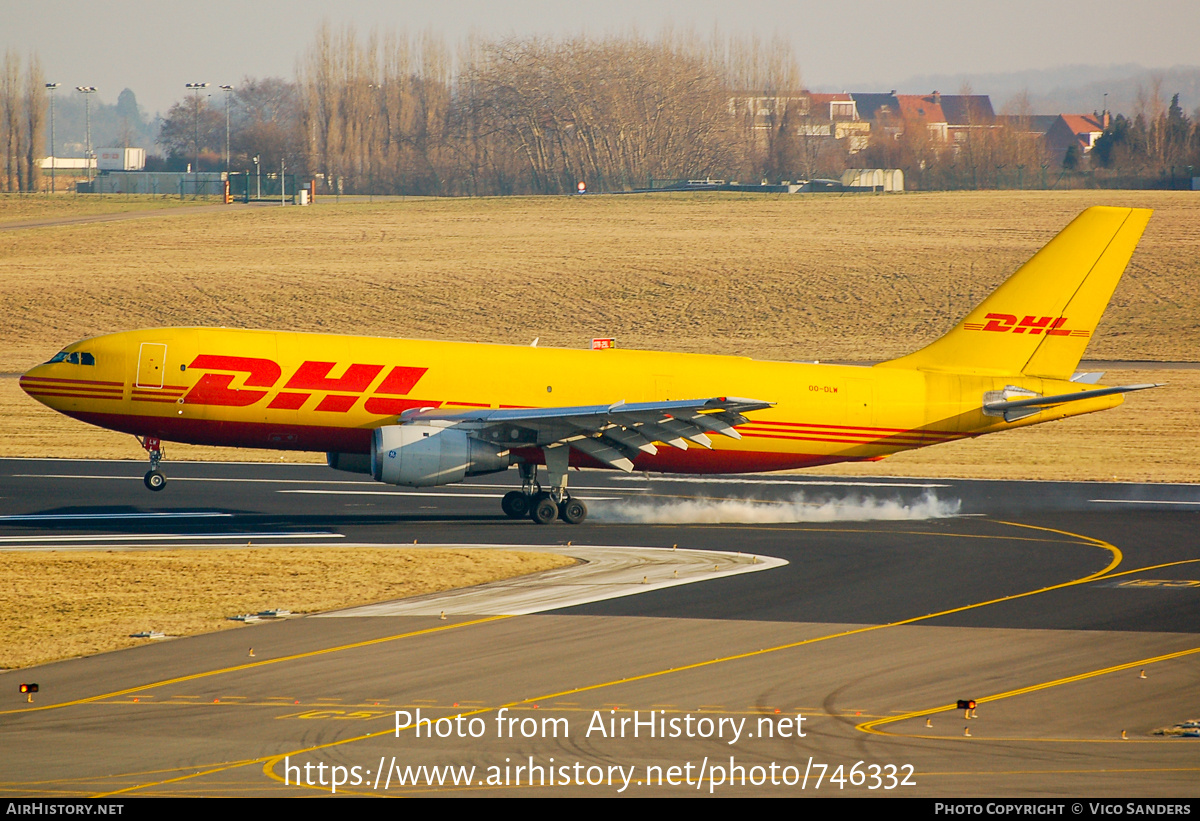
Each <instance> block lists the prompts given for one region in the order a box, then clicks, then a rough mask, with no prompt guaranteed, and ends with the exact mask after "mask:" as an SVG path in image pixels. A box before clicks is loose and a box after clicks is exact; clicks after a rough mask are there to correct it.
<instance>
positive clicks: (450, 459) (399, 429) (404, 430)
mask: <svg viewBox="0 0 1200 821" xmlns="http://www.w3.org/2000/svg"><path fill="white" fill-rule="evenodd" d="M508 466H509V454H508V451H507V450H501V449H499V448H497V447H496V446H495V445H490V444H488V443H487V442H484V441H482V440H479V439H473V438H472V437H470V436H468V435H467V434H466V432H465V431H462V430H457V429H455V428H448V427H443V426H440V425H424V424H412V425H386V426H384V427H382V428H376V429H375V433H374V435H373V437H372V440H371V475H372V476H374V477H375V480H376V481H378V482H386V483H388V484H389V485H408V486H409V487H428V486H430V485H448V484H452V483H453V482H461V481H462V480H463V479H464V478H465V477H467V476H477V475H479V474H481V473H496V472H497V471H501V470H507V469H508Z"/></svg>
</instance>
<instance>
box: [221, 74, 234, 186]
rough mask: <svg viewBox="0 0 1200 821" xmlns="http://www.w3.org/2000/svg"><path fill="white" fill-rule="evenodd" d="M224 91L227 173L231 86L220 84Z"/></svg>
mask: <svg viewBox="0 0 1200 821" xmlns="http://www.w3.org/2000/svg"><path fill="white" fill-rule="evenodd" d="M221 89H222V90H223V91H224V92H225V174H226V175H228V174H229V93H230V92H231V91H233V86H221Z"/></svg>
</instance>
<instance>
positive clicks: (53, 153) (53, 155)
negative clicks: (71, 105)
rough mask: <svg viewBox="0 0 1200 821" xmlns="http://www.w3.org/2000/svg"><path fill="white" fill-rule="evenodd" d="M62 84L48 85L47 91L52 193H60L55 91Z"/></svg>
mask: <svg viewBox="0 0 1200 821" xmlns="http://www.w3.org/2000/svg"><path fill="white" fill-rule="evenodd" d="M60 85H62V83H46V91H48V92H49V93H50V193H51V194H56V193H58V188H56V187H55V185H54V167H55V166H56V165H58V149H57V148H55V147H54V89H56V88H58V87H59V86H60Z"/></svg>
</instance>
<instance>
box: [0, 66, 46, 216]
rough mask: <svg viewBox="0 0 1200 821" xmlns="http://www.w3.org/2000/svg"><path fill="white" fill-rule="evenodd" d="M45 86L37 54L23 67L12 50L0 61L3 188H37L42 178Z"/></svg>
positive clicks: (0, 180)
mask: <svg viewBox="0 0 1200 821" xmlns="http://www.w3.org/2000/svg"><path fill="white" fill-rule="evenodd" d="M45 124H46V86H45V80H44V79H43V76H42V66H41V63H40V62H39V61H38V58H37V56H36V55H33V56H30V57H29V58H28V60H27V61H26V63H25V67H24V70H22V67H21V57H20V55H19V54H17V53H16V52H15V51H13V50H11V49H10V50H8V51H6V52H5V53H4V60H3V62H2V63H0V147H2V148H3V152H4V159H3V167H2V168H0V191H4V192H12V191H36V190H37V189H38V185H39V182H40V178H41V166H40V164H39V160H40V159H41V158H42V155H43V153H44V151H43V145H44V141H45V135H44V133H43V131H44V129H45Z"/></svg>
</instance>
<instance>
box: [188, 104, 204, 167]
mask: <svg viewBox="0 0 1200 821" xmlns="http://www.w3.org/2000/svg"><path fill="white" fill-rule="evenodd" d="M202 88H208V83H187V89H188V91H191V92H193V96H194V97H195V100H194V101H193V105H192V109H193V113H192V123H193V127H194V130H195V133H196V136H195V140H196V173H197V174H199V173H200V89H202Z"/></svg>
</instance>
